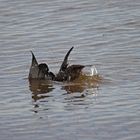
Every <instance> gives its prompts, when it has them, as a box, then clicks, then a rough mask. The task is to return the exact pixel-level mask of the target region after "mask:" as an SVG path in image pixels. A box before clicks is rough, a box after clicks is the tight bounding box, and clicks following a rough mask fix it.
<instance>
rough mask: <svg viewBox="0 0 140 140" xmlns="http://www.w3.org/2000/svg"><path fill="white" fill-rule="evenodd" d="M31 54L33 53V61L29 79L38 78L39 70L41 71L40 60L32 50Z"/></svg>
mask: <svg viewBox="0 0 140 140" xmlns="http://www.w3.org/2000/svg"><path fill="white" fill-rule="evenodd" d="M31 54H32V63H31V67H30V71H29V79H36V78H38V72H39V68H38V62H37V60H36V58H35V55H34V54H33V52H32V51H31Z"/></svg>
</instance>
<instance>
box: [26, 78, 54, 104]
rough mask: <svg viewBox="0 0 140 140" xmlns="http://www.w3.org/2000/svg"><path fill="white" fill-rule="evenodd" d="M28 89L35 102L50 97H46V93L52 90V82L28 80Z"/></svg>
mask: <svg viewBox="0 0 140 140" xmlns="http://www.w3.org/2000/svg"><path fill="white" fill-rule="evenodd" d="M29 88H30V90H31V92H32V98H33V100H34V101H35V102H36V101H37V100H39V99H43V98H47V97H50V95H46V93H49V92H51V91H52V90H53V89H54V88H53V84H52V82H51V81H45V80H29Z"/></svg>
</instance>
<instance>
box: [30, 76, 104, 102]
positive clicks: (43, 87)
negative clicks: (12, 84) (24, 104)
mask: <svg viewBox="0 0 140 140" xmlns="http://www.w3.org/2000/svg"><path fill="white" fill-rule="evenodd" d="M102 80H103V79H102V78H101V77H100V76H99V75H97V76H88V75H86V74H82V75H81V76H80V77H79V78H78V79H77V80H75V81H73V82H63V83H62V89H63V90H65V91H66V93H67V94H70V93H77V92H78V93H83V92H84V90H87V89H88V91H91V90H90V89H97V88H98V87H99V84H101V81H102ZM54 84H57V83H55V82H53V81H47V80H35V79H32V80H29V88H30V90H31V92H32V98H33V100H34V101H35V102H36V101H37V100H39V99H43V98H47V97H50V95H47V93H49V92H52V91H53V89H54V87H53V85H54ZM84 96H85V94H81V95H80V97H84ZM74 97H75V98H77V96H74Z"/></svg>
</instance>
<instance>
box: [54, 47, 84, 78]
mask: <svg viewBox="0 0 140 140" xmlns="http://www.w3.org/2000/svg"><path fill="white" fill-rule="evenodd" d="M73 48H74V47H72V48H71V49H70V50H69V51H68V52H67V54H66V56H65V57H64V60H63V63H62V65H61V67H60V70H59V72H58V74H57V75H56V77H55V80H56V81H73V80H75V79H77V78H78V77H79V76H80V73H81V71H82V69H83V68H84V67H85V66H83V65H71V66H68V57H69V55H70V52H71V51H72V50H73Z"/></svg>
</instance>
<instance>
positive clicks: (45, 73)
mask: <svg viewBox="0 0 140 140" xmlns="http://www.w3.org/2000/svg"><path fill="white" fill-rule="evenodd" d="M31 53H32V63H31V67H30V71H29V79H44V80H45V79H46V80H54V79H55V75H54V74H53V73H52V72H50V71H49V67H48V65H47V64H46V63H41V64H38V62H37V60H36V58H35V55H34V54H33V52H32V51H31Z"/></svg>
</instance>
